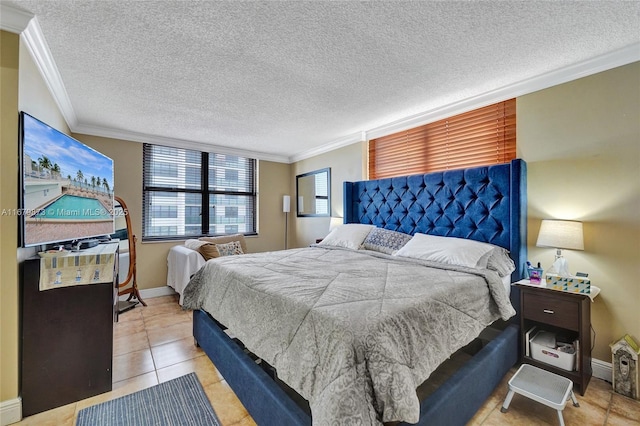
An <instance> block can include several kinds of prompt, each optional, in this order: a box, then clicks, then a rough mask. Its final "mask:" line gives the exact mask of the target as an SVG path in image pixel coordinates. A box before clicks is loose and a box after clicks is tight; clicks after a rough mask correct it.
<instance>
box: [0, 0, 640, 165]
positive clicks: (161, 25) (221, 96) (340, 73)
mask: <svg viewBox="0 0 640 426" xmlns="http://www.w3.org/2000/svg"><path fill="white" fill-rule="evenodd" d="M3 2H4V3H5V4H9V5H11V6H14V7H16V8H19V9H22V10H25V11H28V12H31V13H33V14H34V15H35V16H36V17H37V20H38V23H39V25H40V27H41V29H42V34H43V35H44V39H45V40H46V43H47V44H48V47H49V49H50V52H51V56H52V57H53V59H54V61H55V65H56V66H57V69H58V71H59V74H60V77H61V80H62V83H63V85H64V89H65V91H66V93H67V95H68V98H69V100H70V103H71V106H72V109H73V112H74V113H75V116H76V118H77V123H75V124H76V125H75V126H72V129H73V128H74V127H75V128H79V129H81V130H85V133H94V134H100V133H101V132H102V133H104V130H105V129H109V130H112V131H115V132H119V133H121V134H123V135H126V134H128V133H130V134H131V135H145V137H148V136H158V137H160V138H161V139H163V140H165V139H164V138H168V139H166V140H175V141H176V142H177V143H179V142H180V141H185V142H197V143H204V144H211V145H216V146H220V147H230V148H237V149H242V150H248V151H255V152H259V153H266V154H271V155H275V156H281V157H283V158H288V159H291V158H295V157H296V156H300V155H303V154H304V153H305V152H311V151H314V150H317V149H319V148H321V147H323V146H327V145H330V144H335V142H336V141H340V140H344V139H345V138H346V139H349V137H352V135H354V134H356V135H357V134H358V133H361V132H366V131H369V130H371V129H375V128H377V127H380V126H382V125H385V124H387V123H392V122H394V121H397V120H400V119H402V118H404V117H409V116H413V115H416V114H421V113H424V112H425V111H430V110H435V109H438V108H442V107H444V106H447V105H451V104H455V103H459V102H461V101H464V100H467V99H471V98H474V97H477V96H479V95H482V94H485V93H488V92H492V91H496V90H498V89H500V88H503V87H507V86H510V85H514V84H516V83H518V82H522V81H525V80H528V79H532V78H535V77H537V76H541V75H545V74H546V73H549V72H552V71H556V70H559V69H562V68H565V67H569V66H572V65H573V64H576V63H579V62H583V61H586V60H589V59H591V58H594V57H598V56H600V55H604V54H607V53H609V52H612V51H616V50H618V49H621V48H625V47H627V48H628V47H629V46H633V45H634V44H635V45H636V46H640V45H638V43H639V42H640V30H639V28H640V2H638V1H627V2H615V1H606V2H599V1H589V2H586V1H585V2H582V1H581V2H562V1H552V2H548V1H544V2H538V1H528V2H520V1H518V2H498V1H485V2H431V1H423V2H395V1H394V2H386V1H378V2H355V1H347V2H320V1H316V2H295V1H288V2H286V1H285V2H213V1H104V0H101V1H68V0H65V1H57V0H46V1H45V0H43V1H29V0H25V1H4V0H3ZM638 50H639V51H640V49H638ZM92 129H93V130H95V131H92ZM132 139H134V140H135V139H136V138H132ZM356 140H359V139H357V138H356Z"/></svg>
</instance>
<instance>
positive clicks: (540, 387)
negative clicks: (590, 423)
mask: <svg viewBox="0 0 640 426" xmlns="http://www.w3.org/2000/svg"><path fill="white" fill-rule="evenodd" d="M514 393H519V394H520V395H522V396H526V397H527V398H530V399H532V400H534V401H537V402H539V403H541V404H544V405H546V406H548V407H551V408H553V409H555V410H557V412H558V419H559V420H560V426H564V419H563V417H562V410H564V406H565V404H566V403H567V401H568V400H569V398H571V401H573V405H574V406H575V407H579V406H580V404H578V401H577V400H576V397H575V395H574V394H573V382H572V381H571V380H569V379H567V378H565V377H562V376H558V375H557V374H554V373H551V372H549V371H547V370H543V369H541V368H538V367H534V366H533V365H529V364H522V365H521V366H520V368H519V369H518V371H516V374H514V376H513V377H512V378H511V380H509V393H507V397H506V398H505V400H504V404H502V408H501V409H500V411H501V412H503V413H506V412H507V410H508V409H509V404H511V398H513V394H514Z"/></svg>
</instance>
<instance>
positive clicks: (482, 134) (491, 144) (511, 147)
mask: <svg viewBox="0 0 640 426" xmlns="http://www.w3.org/2000/svg"><path fill="white" fill-rule="evenodd" d="M515 156H516V100H515V99H510V100H508V101H504V102H499V103H497V104H494V105H489V106H487V107H484V108H479V109H476V110H474V111H469V112H466V113H464V114H459V115H456V116H454V117H450V118H446V119H444V120H440V121H437V122H435V123H429V124H425V125H423V126H419V127H416V128H413V129H409V130H405V131H402V132H398V133H394V134H392V135H388V136H383V137H380V138H377V139H372V140H371V141H369V179H380V178H385V177H393V176H403V175H411V174H419V173H429V172H435V171H440V170H449V169H458V168H466V167H475V166H484V165H491V164H500V163H507V162H509V161H511V160H513V159H514V158H515Z"/></svg>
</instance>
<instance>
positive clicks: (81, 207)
mask: <svg viewBox="0 0 640 426" xmlns="http://www.w3.org/2000/svg"><path fill="white" fill-rule="evenodd" d="M19 140H20V186H21V188H19V190H20V196H19V200H18V202H19V206H18V207H19V210H18V211H19V214H20V245H21V246H22V247H30V246H37V245H49V244H74V243H76V242H79V241H82V240H86V239H90V238H95V237H102V236H108V235H110V234H113V233H114V216H113V176H114V174H113V173H114V169H113V160H112V159H111V158H109V157H107V156H105V155H103V154H101V153H99V152H98V151H96V150H94V149H92V148H90V147H88V146H87V145H85V144H83V143H81V142H79V141H77V140H75V139H74V138H72V137H70V136H68V135H65V134H64V133H62V132H59V131H58V130H56V129H54V128H52V127H51V126H48V125H47V124H45V123H43V122H42V121H40V120H38V119H36V118H33V117H32V116H30V115H29V114H27V113H25V112H21V113H20V139H19Z"/></svg>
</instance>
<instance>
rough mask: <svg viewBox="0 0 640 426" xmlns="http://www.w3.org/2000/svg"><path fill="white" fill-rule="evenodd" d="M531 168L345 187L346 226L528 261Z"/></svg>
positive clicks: (516, 163)
mask: <svg viewBox="0 0 640 426" xmlns="http://www.w3.org/2000/svg"><path fill="white" fill-rule="evenodd" d="M526 204H527V165H526V163H525V162H524V161H523V160H513V161H511V163H509V164H500V165H495V166H487V167H475V168H470V169H462V170H450V171H445V172H436V173H428V174H425V175H413V176H403V177H395V178H387V179H378V180H368V181H359V182H345V183H344V210H345V211H344V223H366V224H372V225H376V226H378V227H380V228H386V229H391V230H394V231H401V232H404V233H407V234H412V235H413V234H414V233H416V232H420V233H423V234H432V235H441V236H450V237H459V238H470V239H473V240H478V241H484V242H488V243H492V244H495V245H498V246H501V247H504V248H506V249H508V250H509V251H510V253H511V257H512V258H513V261H514V262H515V264H516V271H515V272H514V273H513V274H512V276H511V278H512V281H517V280H519V279H521V278H522V276H523V274H522V271H523V268H524V267H525V263H526V260H527V206H526Z"/></svg>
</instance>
